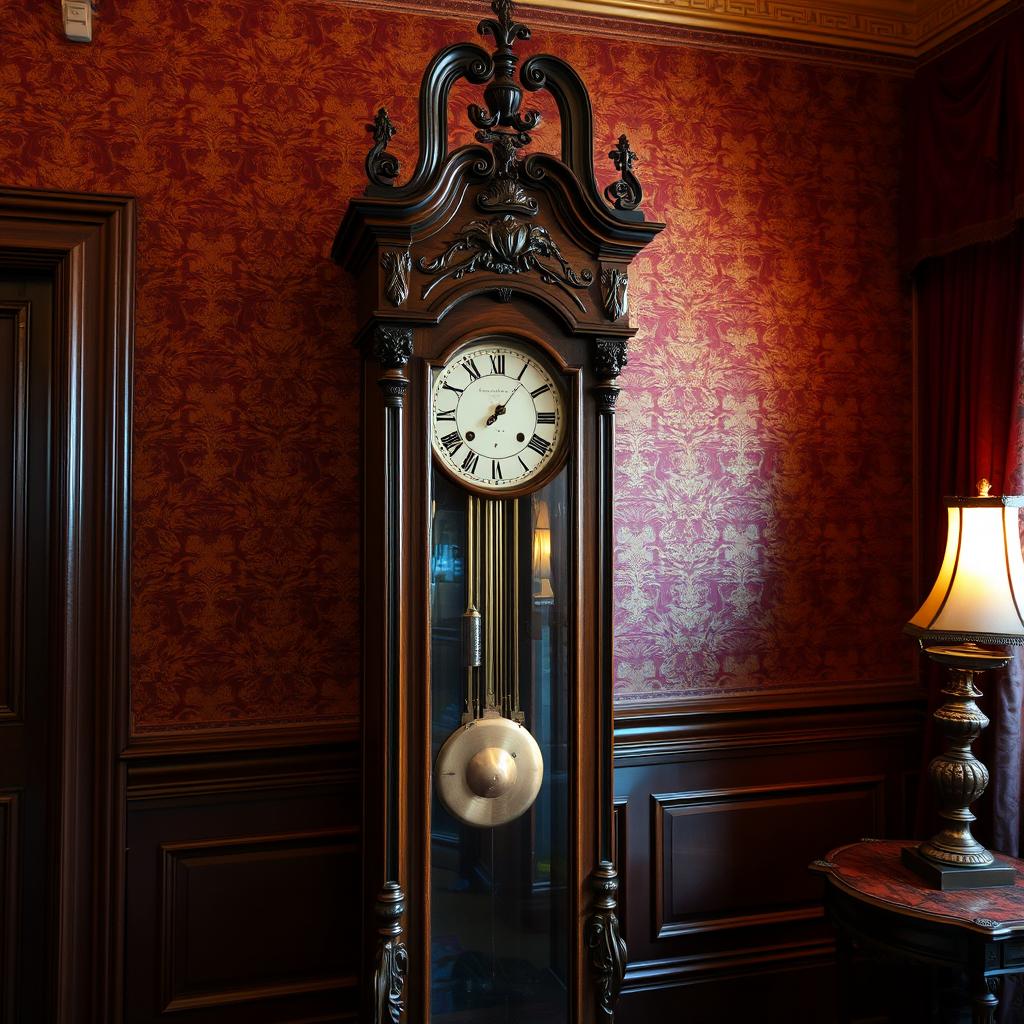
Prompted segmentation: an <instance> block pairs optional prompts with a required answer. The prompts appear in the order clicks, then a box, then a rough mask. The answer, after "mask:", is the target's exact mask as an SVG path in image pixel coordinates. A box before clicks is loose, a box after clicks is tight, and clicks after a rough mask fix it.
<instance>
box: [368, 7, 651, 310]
mask: <svg viewBox="0 0 1024 1024" xmlns="http://www.w3.org/2000/svg"><path fill="white" fill-rule="evenodd" d="M491 9H492V11H493V12H494V15H495V17H493V18H484V19H483V20H482V21H481V22H480V24H479V26H478V28H477V31H478V32H479V33H480V35H482V36H491V37H493V39H494V40H495V42H496V44H497V49H496V50H495V51H494V53H493V54H492V55H491V68H489V69H488V68H485V67H482V66H478V67H475V68H474V69H473V70H474V71H475V72H476V74H477V76H478V77H479V80H481V81H486V82H487V86H486V88H485V89H484V100H485V104H486V105H484V106H481V105H480V104H476V103H473V104H471V105H470V106H469V108H468V115H469V119H470V121H471V122H472V123H473V125H474V126H475V127H476V128H477V133H476V139H477V141H478V142H481V143H484V144H486V145H489V146H490V147H491V150H492V152H491V154H490V157H489V159H487V160H480V161H478V162H477V163H476V164H475V166H474V170H475V171H476V172H477V174H478V175H479V176H480V177H481V179H482V180H483V182H484V188H483V189H482V190H481V191H480V192H478V193H477V196H476V204H477V206H478V207H479V208H480V209H481V210H483V211H485V212H487V213H500V214H503V216H500V217H496V218H495V219H493V220H489V221H483V220H475V221H471V222H470V223H468V224H466V225H464V226H463V227H462V228H460V229H459V230H458V231H457V232H456V235H455V238H454V240H452V241H451V242H450V243H449V244H448V245H447V247H446V248H445V249H444V250H443V251H442V252H441V253H440V254H439V255H437V256H436V257H435V258H434V259H431V260H426V259H424V258H423V257H420V259H419V260H418V261H417V269H418V270H419V271H420V272H421V273H423V274H427V275H438V276H436V277H435V279H434V280H433V281H431V282H428V283H426V284H424V286H423V290H422V297H423V298H426V297H427V296H428V295H429V294H430V293H431V292H432V291H433V290H434V289H435V288H436V287H437V285H438V284H440V283H441V282H442V281H445V280H447V279H449V278H454V279H456V280H458V279H460V278H462V277H464V276H465V275H467V274H472V273H474V272H475V271H477V270H487V271H491V272H492V273H497V274H529V273H536V274H537V275H538V276H539V277H540V279H541V281H542V282H544V283H545V284H548V285H553V286H555V287H557V288H560V289H561V290H562V291H563V292H565V293H566V294H567V295H568V296H569V297H570V298H571V299H572V301H573V302H574V303H575V304H576V306H577V307H578V308H579V309H580V310H581V311H584V312H585V311H586V309H587V307H586V304H585V302H584V300H583V298H581V297H580V296H579V295H578V294H576V293H575V291H574V289H575V290H578V291H585V290H586V289H588V288H589V286H590V284H591V283H592V282H593V280H594V274H593V272H592V271H591V270H588V269H585V268H584V269H582V270H579V271H576V270H573V268H572V267H571V266H570V265H569V263H568V261H567V260H566V259H565V257H563V255H562V253H561V252H560V251H559V248H558V246H557V245H556V244H555V242H554V240H553V239H552V238H551V236H550V235H549V233H548V232H547V230H546V229H545V228H543V227H540V226H537V225H530V224H528V223H525V222H524V221H522V220H520V219H519V217H517V216H515V215H516V214H518V215H520V216H521V217H535V216H536V215H537V214H538V213H539V212H540V204H539V202H538V200H537V198H536V197H535V196H533V195H531V194H530V184H531V183H532V182H539V181H540V180H541V179H542V178H543V177H544V170H543V169H542V168H541V167H540V166H538V164H537V161H536V159H535V156H536V155H535V154H532V155H529V156H526V157H525V158H521V157H520V152H521V151H522V150H523V149H525V148H526V147H527V146H529V145H530V143H531V142H532V141H533V138H532V136H531V135H530V132H531V131H532V130H533V129H535V128H536V127H537V126H538V125H539V124H540V122H541V115H540V113H539V112H538V111H536V110H527V111H523V110H522V103H523V85H521V84H519V83H518V82H517V81H516V80H515V77H514V76H515V70H516V66H517V64H518V62H519V57H518V55H517V54H516V53H515V51H514V46H515V43H516V41H517V40H526V39H529V38H530V30H529V28H527V27H526V26H525V25H522V24H520V23H519V22H517V21H516V20H515V11H514V5H513V3H512V0H493V2H492V3H491ZM537 61H538V59H537V58H533V59H531V60H530V61H527V62H526V64H525V65H524V66H523V68H522V71H521V78H522V81H523V83H524V85H525V86H526V88H529V89H537V88H541V87H542V86H544V85H545V84H546V79H545V72H544V70H543V69H542V67H541V66H540V64H539V63H537ZM367 131H369V132H370V133H371V134H372V135H373V146H372V147H371V149H370V152H369V153H368V154H367V157H366V173H367V177H368V178H369V180H370V182H371V185H373V186H376V187H377V188H378V189H390V188H393V187H394V186H395V182H396V180H397V178H398V175H399V171H400V166H399V162H398V160H397V158H396V157H395V156H394V154H392V153H389V152H388V151H387V147H388V144H389V143H390V141H391V139H392V138H393V137H394V136H395V134H396V133H397V131H398V129H397V128H396V127H395V125H394V124H393V123H392V121H391V119H390V117H389V116H388V112H387V110H386V109H385V108H383V107H381V108H380V110H379V111H378V112H377V116H376V118H375V119H374V121H373V123H372V124H369V125H367ZM608 156H609V158H610V159H611V160H612V162H613V163H614V165H615V169H616V170H617V171H618V172H619V174H620V178H619V179H618V180H616V181H613V182H612V183H611V184H609V185H608V186H607V188H606V189H605V193H604V194H605V197H606V198H607V200H608V202H609V203H610V204H611V205H612V206H613V207H614V208H615V209H617V210H622V211H633V210H636V209H637V208H638V207H639V206H640V203H641V201H642V199H643V189H642V188H641V185H640V182H639V181H638V179H637V178H636V176H635V175H634V174H633V164H634V162H635V161H636V160H637V155H636V153H634V152H633V151H632V150H631V149H630V146H629V139H628V138H627V137H626V136H625V135H620V136H619V141H618V143H617V145H616V147H615V149H613V150H611V151H610V152H609V154H608ZM461 255H464V256H465V258H464V259H457V258H458V257H459V256H461ZM384 259H385V260H386V261H387V262H386V263H385V264H384V266H385V269H386V270H387V272H388V275H389V279H388V283H387V287H386V294H387V297H388V299H389V301H390V302H391V304H392V305H393V306H396V307H398V306H401V305H402V304H403V303H404V302H405V300H406V298H407V297H408V293H409V275H410V271H411V266H410V265H409V263H408V262H406V261H407V260H408V253H405V254H400V253H394V252H388V253H385V255H384ZM628 285H629V282H628V278H627V276H626V274H625V273H623V272H622V271H619V270H608V271H605V273H604V275H603V276H602V286H603V292H604V294H603V307H604V310H605V313H606V315H607V317H608V319H609V320H618V319H620V318H621V317H624V316H626V314H627V313H628V311H629V301H628V297H627V289H628ZM508 294H509V291H508V289H507V288H502V289H499V290H498V295H499V297H500V299H501V301H508V299H507V298H506V296H507V295H508Z"/></svg>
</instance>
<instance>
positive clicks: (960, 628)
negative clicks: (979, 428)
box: [906, 488, 1024, 644]
mask: <svg viewBox="0 0 1024 1024" xmlns="http://www.w3.org/2000/svg"><path fill="white" fill-rule="evenodd" d="M986 490H987V488H986ZM1022 505H1024V497H1018V496H1003V497H990V496H988V495H985V496H984V497H977V498H949V499H947V504H946V514H947V516H948V518H949V522H948V527H947V533H946V554H945V556H944V557H943V559H942V566H941V568H940V569H939V575H938V578H937V579H936V580H935V585H934V586H933V587H932V590H931V593H930V594H929V595H928V597H927V598H926V599H925V602H924V604H922V605H921V607H920V608H919V609H918V610H917V614H916V615H915V616H914V617H913V618H912V619H911V620H910V622H908V623H907V626H906V631H907V632H908V633H910V634H912V635H913V636H916V637H919V638H921V639H922V640H926V641H928V642H932V641H938V642H943V643H962V642H965V641H973V642H974V643H979V644H1020V643H1024V616H1022V615H1021V609H1022V607H1024V558H1022V557H1021V549H1020V534H1019V532H1018V516H1019V513H1020V508H1021V506H1022Z"/></svg>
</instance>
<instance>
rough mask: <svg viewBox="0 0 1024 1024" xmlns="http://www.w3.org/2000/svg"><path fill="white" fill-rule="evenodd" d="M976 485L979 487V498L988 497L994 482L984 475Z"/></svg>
mask: <svg viewBox="0 0 1024 1024" xmlns="http://www.w3.org/2000/svg"><path fill="white" fill-rule="evenodd" d="M975 486H976V487H977V488H978V497H979V498H987V497H988V496H989V492H990V491H991V490H992V484H991V483H990V482H989V481H988V480H986V479H985V477H982V478H981V479H980V480H979V481H978V483H977V484H976V485H975Z"/></svg>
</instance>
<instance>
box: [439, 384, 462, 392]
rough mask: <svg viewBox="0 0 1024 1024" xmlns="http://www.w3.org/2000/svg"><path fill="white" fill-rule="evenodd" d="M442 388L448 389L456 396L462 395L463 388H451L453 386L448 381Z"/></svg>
mask: <svg viewBox="0 0 1024 1024" xmlns="http://www.w3.org/2000/svg"><path fill="white" fill-rule="evenodd" d="M441 387H442V388H447V389H448V390H449V391H454V392H455V394H457V395H461V394H462V388H453V387H452V386H451V384H449V383H448V382H447V381H445V382H444V383H442V385H441Z"/></svg>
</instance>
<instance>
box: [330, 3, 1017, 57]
mask: <svg viewBox="0 0 1024 1024" xmlns="http://www.w3.org/2000/svg"><path fill="white" fill-rule="evenodd" d="M335 2H351V0H335ZM518 2H519V4H520V7H521V8H529V10H530V21H531V24H536V25H543V24H545V23H546V24H548V25H553V26H554V27H563V26H573V27H578V26H579V24H580V17H581V16H582V17H583V18H586V19H587V27H588V29H590V30H591V31H593V32H595V33H596V34H598V35H604V36H609V35H610V36H616V37H619V38H622V37H627V38H634V39H636V38H641V39H645V40H650V41H655V42H666V43H687V44H693V45H701V44H702V43H703V44H707V45H714V46H716V47H721V46H722V45H723V43H726V45H727V48H729V49H757V50H762V51H763V50H764V49H765V47H764V45H763V42H762V43H760V44H759V41H763V40H770V41H771V42H773V43H783V44H796V45H803V46H810V47H811V49H809V50H793V49H792V48H791V46H790V47H784V48H783V50H781V51H778V52H780V53H784V54H791V55H793V56H801V57H803V58H805V59H812V60H813V59H821V60H830V61H832V60H834V59H835V57H836V54H835V53H834V51H835V50H840V51H846V53H847V56H846V58H845V59H843V60H842V62H843V63H847V64H860V63H862V62H861V61H859V60H858V59H857V57H856V54H869V55H873V56H876V57H892V58H897V59H899V58H903V59H905V60H908V61H913V60H915V59H916V58H918V57H921V56H923V55H925V54H926V53H927V52H928V51H929V50H930V49H932V48H933V47H935V46H938V45H939V44H941V43H943V42H945V41H947V40H949V39H950V38H951V37H953V36H954V35H956V34H958V33H960V32H962V31H964V30H965V29H968V28H970V27H971V26H972V25H975V24H976V23H977V22H979V21H981V20H982V19H985V18H988V17H990V16H991V15H993V14H994V13H996V12H998V11H999V10H1000V9H1001V8H1003V7H1006V6H1007V4H1008V0H870V2H868V0H560V2H559V3H557V4H554V3H552V0H518ZM358 6H360V7H372V8H377V9H379V10H401V11H405V12H410V13H420V14H440V15H450V16H453V17H462V16H463V15H466V14H471V15H472V14H474V13H479V9H480V5H479V3H473V2H466V0H448V2H445V0H423V2H420V3H415V2H411V0H364V2H363V3H360V4H359V5H358ZM666 29H667V30H669V31H670V33H671V34H670V35H669V36H667V37H666V35H665V32H666ZM700 33H711V34H712V35H711V36H710V37H704V38H702V37H701V35H700ZM819 47H820V48H822V49H821V50H819V49H818V48H819ZM851 51H852V52H851ZM870 63H872V64H875V62H874V61H871V62H870Z"/></svg>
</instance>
